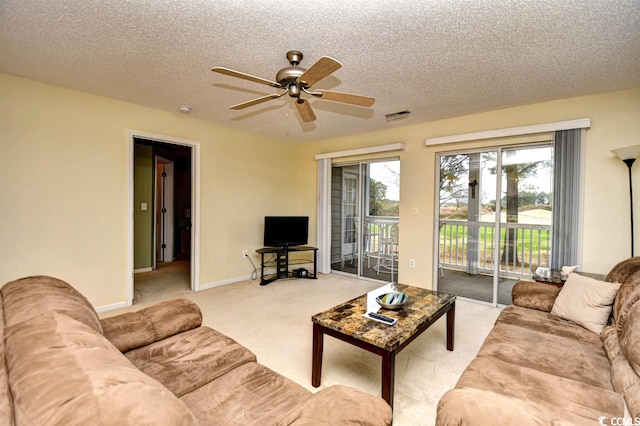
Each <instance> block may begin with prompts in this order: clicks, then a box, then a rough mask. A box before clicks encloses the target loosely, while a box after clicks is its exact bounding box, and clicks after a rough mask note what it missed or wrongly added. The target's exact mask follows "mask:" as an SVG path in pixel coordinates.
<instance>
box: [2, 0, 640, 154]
mask: <svg viewBox="0 0 640 426" xmlns="http://www.w3.org/2000/svg"><path fill="white" fill-rule="evenodd" d="M288 50H300V51H302V52H303V53H304V59H303V62H302V64H301V66H303V67H306V68H308V67H309V66H311V64H312V63H314V62H315V61H316V60H317V59H319V58H320V57H321V56H330V57H332V58H335V59H337V60H338V61H340V62H342V64H343V67H342V68H341V69H339V70H338V71H336V72H335V73H334V74H332V75H331V76H329V77H327V78H326V79H324V80H322V81H320V82H319V83H317V84H316V85H315V86H313V88H314V89H318V88H323V89H329V90H335V91H340V92H349V93H355V94H360V95H365V96H372V97H374V98H376V103H375V105H374V106H373V107H372V108H363V107H357V106H351V105H345V104H340V103H336V102H331V101H326V100H320V99H312V100H311V105H312V107H313V109H314V111H315V113H316V116H317V120H316V121H315V122H312V123H303V122H302V121H301V120H300V118H299V116H298V114H297V112H296V110H295V108H294V106H293V100H292V99H291V98H289V97H288V96H285V97H282V98H280V99H277V100H273V101H269V102H267V103H263V104H260V105H257V106H254V107H250V108H247V109H244V110H242V111H232V110H230V109H228V107H229V106H230V105H234V104H237V103H241V102H244V101H247V100H250V99H253V98H257V97H260V96H264V95H267V94H270V93H277V90H276V89H273V88H271V87H268V86H264V85H260V84H257V83H253V82H249V81H245V80H240V79H237V78H233V77H229V76H226V75H222V74H216V73H213V72H211V68H212V67H213V66H222V67H228V68H232V69H235V70H238V71H241V72H245V73H249V74H253V75H256V76H259V77H263V78H266V79H269V80H273V79H275V74H276V72H277V71H278V70H279V69H280V68H283V67H285V66H288V62H287V60H286V57H285V55H286V52H287V51H288ZM0 72H4V73H8V74H13V75H17V76H21V77H26V78H29V79H34V80H39V81H43V82H47V83H52V84H55V85H59V86H64V87H68V88H72V89H76V90H80V91H84V92H89V93H95V94H98V95H102V96H107V97H110V98H115V99H120V100H123V101H127V102H131V103H136V104H140V105H145V106H149V107H153V108H157V109H161V110H167V111H172V112H175V113H176V114H178V112H177V107H178V106H179V105H189V106H191V107H192V108H193V112H192V113H191V116H192V117H194V118H198V119H203V120H209V121H212V122H215V123H219V124H222V125H225V126H230V127H235V128H240V129H244V130H248V131H251V132H255V133H260V134H263V135H267V136H271V137H274V138H279V139H289V140H292V141H300V142H305V141H313V140H319V139H326V138H332V137H337V136H342V135H349V134H355V133H362V132H368V131H373V130H380V129H385V128H390V127H398V126H405V125H410V124H415V123H420V122H425V121H431V120H437V119H442V118H447V117H454V116H459V115H464V114H470V113H476V112H482V111H488V110H493V109H498V108H505V107H511V106H516V105H523V104H529V103H535V102H541V101H547V100H552V99H560V98H566V97H572V96H579V95H585V94H592V93H598V92H606V91H613V90H619V89H626V88H630V87H638V86H640V0H629V1H623V0H529V1H524V0H502V1H499V0H476V1H473V0H448V1H444V0H394V1H386V0H384V1H382V0H364V1H362V0H350V1H344V0H319V1H315V2H303V1H298V2H292V1H291V0H241V1H240V0H236V1H232V0H227V1H217V0H188V1H175V0H109V1H104V0H76V1H73V0H0ZM402 110H409V111H411V115H410V117H409V118H406V119H402V120H398V121H394V122H390V123H387V122H386V120H385V114H388V113H394V112H398V111H402Z"/></svg>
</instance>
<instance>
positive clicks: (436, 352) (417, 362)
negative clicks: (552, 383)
mask: <svg viewBox="0 0 640 426" xmlns="http://www.w3.org/2000/svg"><path fill="white" fill-rule="evenodd" d="M154 272H157V271H154ZM154 272H150V273H148V274H153V273H154ZM183 276H184V274H183ZM187 277H188V275H187ZM187 280H188V278H187ZM177 281H179V278H176V279H175V282H174V284H175V287H173V286H167V283H169V282H171V279H170V278H168V277H167V276H165V278H164V280H161V281H159V282H158V284H154V283H153V280H140V284H138V282H139V280H138V277H136V287H139V286H140V289H138V288H136V304H134V306H133V307H130V308H126V309H121V310H118V311H111V312H107V313H104V314H102V316H103V317H106V316H112V315H115V314H118V313H121V312H125V311H131V310H136V309H141V308H142V307H144V306H147V305H149V304H152V303H155V302H157V301H159V300H164V299H166V298H170V297H186V298H188V299H190V300H193V301H194V302H196V303H197V304H198V305H199V306H200V308H201V310H202V313H203V317H204V324H205V325H207V326H209V327H212V328H214V329H216V330H218V331H220V332H222V333H224V334H226V335H228V336H230V337H232V338H233V339H235V340H236V341H238V342H239V343H241V344H242V345H245V346H246V347H248V348H249V349H250V350H251V351H253V352H254V353H255V354H256V356H257V357H258V362H260V363H261V364H263V365H265V366H267V367H269V368H271V369H272V370H274V371H276V372H278V373H280V374H282V375H284V376H286V377H288V378H289V379H291V380H293V381H295V382H297V383H299V384H301V385H302V386H304V387H306V388H308V389H309V390H312V391H317V390H318V389H316V388H313V387H312V386H311V349H312V323H311V316H312V315H314V314H316V313H318V312H321V311H323V310H326V309H328V308H331V307H332V306H335V305H337V304H339V303H342V302H345V301H347V300H349V299H351V298H354V297H357V296H359V295H361V294H364V293H366V292H368V291H370V290H373V289H375V288H377V287H379V286H380V285H381V284H380V283H374V282H370V281H364V280H356V279H352V278H348V277H344V276H340V275H320V278H319V279H318V280H306V279H299V280H282V281H275V282H273V283H271V284H269V285H267V286H264V287H262V286H260V285H259V284H258V282H257V281H245V282H239V283H235V284H230V285H225V286H221V287H216V288H212V289H209V290H205V291H201V292H198V293H192V292H190V291H189V290H188V284H187V285H186V287H185V286H184V285H182V284H180V283H177ZM162 282H164V285H163V284H162ZM149 286H151V287H153V286H156V287H158V288H156V289H155V290H150V289H149V288H145V287H149ZM185 288H186V289H185ZM499 312H500V310H499V309H497V308H491V307H487V306H484V305H480V304H475V303H471V302H466V301H460V300H459V301H458V302H457V303H456V328H455V350H454V351H453V352H449V351H447V350H446V324H445V318H444V317H443V318H441V319H440V320H438V322H436V323H435V324H434V325H432V326H431V328H429V329H428V330H427V331H426V332H424V333H423V334H422V335H421V336H420V337H418V338H417V339H416V340H415V341H413V342H412V343H411V344H410V345H409V346H408V347H407V348H405V349H404V350H403V351H402V352H400V353H399V354H398V356H397V358H396V377H395V396H394V425H396V426H404V425H411V426H413V425H433V424H434V422H435V415H436V405H437V403H438V400H439V399H440V397H441V396H442V394H443V393H444V392H446V391H447V390H448V389H451V388H452V387H453V386H454V385H455V383H456V382H457V380H458V378H459V376H460V374H461V373H462V371H463V370H464V369H465V368H466V366H467V365H468V364H469V362H470V361H471V360H472V359H473V358H474V357H475V355H476V354H477V352H478V350H479V348H480V346H481V344H482V342H483V340H484V338H485V337H486V335H487V334H488V332H489V330H490V329H491V327H492V326H493V323H494V321H495V320H496V318H497V316H498V314H499ZM333 384H344V385H350V386H353V387H355V388H358V389H360V390H363V391H366V392H369V393H371V394H374V395H380V394H381V358H380V357H379V356H377V355H374V354H371V353H369V352H366V351H364V350H362V349H360V348H357V347H354V346H352V345H349V344H347V343H344V342H341V341H338V340H336V339H334V338H332V337H329V336H325V344H324V357H323V368H322V386H321V387H320V388H324V387H327V386H330V385H333Z"/></svg>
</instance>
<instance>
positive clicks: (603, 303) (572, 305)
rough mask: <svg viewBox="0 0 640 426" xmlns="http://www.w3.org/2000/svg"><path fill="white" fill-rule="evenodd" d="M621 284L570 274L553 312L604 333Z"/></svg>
mask: <svg viewBox="0 0 640 426" xmlns="http://www.w3.org/2000/svg"><path fill="white" fill-rule="evenodd" d="M619 287H620V284H619V283H608V282H605V281H598V280H595V279H593V278H589V277H585V276H583V275H579V274H575V273H574V274H570V275H569V277H567V281H566V282H565V283H564V285H563V286H562V290H560V293H559V294H558V297H557V298H556V300H555V302H554V304H553V308H552V309H551V315H555V316H557V317H559V318H563V319H566V320H569V321H573V322H574V323H576V324H578V325H581V326H582V327H584V328H586V329H587V330H590V331H593V332H594V333H598V334H600V333H602V329H603V328H604V326H605V325H606V324H607V321H608V319H609V315H610V314H611V307H612V305H613V301H614V299H615V297H616V293H617V292H618V288H619Z"/></svg>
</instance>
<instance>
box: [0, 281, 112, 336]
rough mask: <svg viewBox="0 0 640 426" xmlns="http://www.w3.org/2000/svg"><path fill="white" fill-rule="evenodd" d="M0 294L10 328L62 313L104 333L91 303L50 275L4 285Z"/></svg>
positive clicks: (7, 324)
mask: <svg viewBox="0 0 640 426" xmlns="http://www.w3.org/2000/svg"><path fill="white" fill-rule="evenodd" d="M0 291H2V298H3V300H4V315H5V324H6V326H7V327H10V326H12V325H14V324H17V323H19V322H21V321H27V320H30V319H32V318H34V317H37V316H40V315H44V314H49V313H51V312H60V313H63V314H65V315H67V316H69V317H71V318H73V319H76V320H78V321H80V322H81V323H83V324H85V325H87V326H89V327H91V328H93V329H94V330H96V331H98V332H100V333H102V326H101V325H100V320H99V319H98V314H96V311H95V309H93V306H91V303H89V301H88V300H87V299H86V298H85V297H84V296H83V295H82V294H80V293H79V292H78V291H77V290H76V289H75V288H73V287H72V286H71V285H69V284H67V283H66V282H64V281H62V280H59V279H57V278H53V277H47V276H36V277H28V278H21V279H19V280H16V281H12V282H10V283H7V284H5V285H4V286H3V287H2V290H0Z"/></svg>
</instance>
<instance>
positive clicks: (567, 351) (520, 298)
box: [436, 257, 640, 426]
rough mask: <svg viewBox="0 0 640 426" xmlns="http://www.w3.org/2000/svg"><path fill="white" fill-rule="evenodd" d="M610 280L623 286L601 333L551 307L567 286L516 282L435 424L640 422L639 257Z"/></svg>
mask: <svg viewBox="0 0 640 426" xmlns="http://www.w3.org/2000/svg"><path fill="white" fill-rule="evenodd" d="M570 278H571V277H570ZM579 280H583V278H579ZM605 281H608V282H610V283H621V285H620V287H619V289H618V290H617V294H616V292H615V290H614V293H613V294H614V296H612V297H615V300H614V301H613V306H612V312H611V317H610V318H609V321H608V324H607V323H606V321H607V316H605V319H604V323H603V326H604V329H603V330H602V332H601V333H600V334H598V333H596V332H593V331H589V330H587V329H586V328H584V327H582V326H580V325H577V324H575V323H573V322H571V321H567V320H565V319H561V318H558V317H557V316H556V315H551V314H550V312H552V310H553V312H554V313H555V312H557V305H559V301H560V296H559V293H560V292H561V291H562V292H564V291H568V290H567V289H565V288H563V289H562V290H560V289H559V288H557V287H554V286H551V285H547V284H542V283H537V282H523V281H521V282H519V283H517V284H516V285H515V287H514V289H513V303H514V305H512V306H508V307H506V308H505V309H504V310H503V311H502V313H501V314H500V316H499V317H498V320H497V321H496V324H495V326H494V328H493V329H492V331H491V332H490V334H489V335H488V336H487V338H486V340H485V342H484V344H483V346H482V347H481V349H480V351H479V353H478V355H477V357H476V358H475V359H474V360H473V361H472V362H471V364H470V365H469V366H468V367H467V369H466V370H465V371H464V373H463V374H462V376H461V377H460V379H459V381H458V383H457V384H456V387H455V388H454V389H452V390H450V391H448V392H447V393H445V394H444V395H443V397H442V398H441V400H440V402H439V403H438V412H437V420H436V424H438V425H485V424H486V425H505V424H513V425H515V424H517V425H550V424H554V425H556V424H557V425H561V424H562V425H564V424H585V425H591V426H593V425H597V424H598V421H600V424H623V423H622V422H623V421H626V422H627V423H624V424H639V423H638V422H640V378H639V377H638V376H639V374H640V302H639V300H640V258H639V257H635V258H631V259H627V260H625V261H623V262H620V263H619V264H618V265H616V266H615V267H614V268H613V269H612V270H611V272H610V273H609V274H608V275H607V277H606V278H605ZM600 285H601V286H603V287H604V286H608V284H604V283H600ZM565 287H566V285H565ZM573 288H576V287H575V286H574V287H573ZM577 288H578V290H583V289H584V288H586V287H582V288H580V287H577ZM567 294H568V293H565V294H564V295H563V299H564V300H567V298H566V296H567ZM569 301H570V302H571V300H569ZM589 304H590V303H587V304H586V305H589ZM609 309H611V308H609ZM606 315H608V312H607V313H606ZM625 402H626V406H625ZM619 418H625V419H626V420H619ZM612 419H615V420H612ZM634 421H635V423H634ZM629 422H631V423H629Z"/></svg>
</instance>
